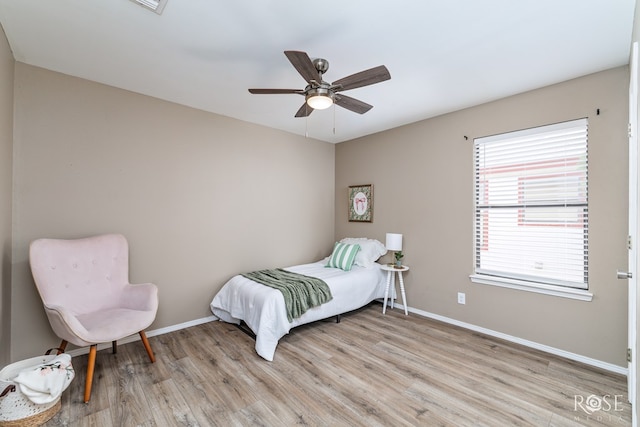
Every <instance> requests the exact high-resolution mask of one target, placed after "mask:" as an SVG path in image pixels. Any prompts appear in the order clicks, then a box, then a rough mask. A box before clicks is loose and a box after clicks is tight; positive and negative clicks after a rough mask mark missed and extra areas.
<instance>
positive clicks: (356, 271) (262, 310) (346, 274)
mask: <svg viewBox="0 0 640 427" xmlns="http://www.w3.org/2000/svg"><path fill="white" fill-rule="evenodd" d="M325 264H326V263H325V262H323V261H318V262H315V263H311V264H303V265H296V266H293V267H288V268H286V270H289V271H293V272H295V273H300V274H304V275H306V276H313V277H317V278H320V279H322V280H324V281H325V282H326V283H327V285H329V288H330V289H331V294H332V296H333V299H332V300H331V301H329V302H327V303H325V304H322V305H321V306H318V307H314V308H312V309H310V310H309V311H307V312H306V313H304V314H303V315H302V316H301V317H299V318H297V319H293V322H291V323H289V321H288V320H287V313H286V308H285V304H284V297H283V296H282V293H281V292H280V291H278V290H277V289H274V288H270V287H268V286H264V285H262V284H259V283H256V282H254V281H253V280H250V279H247V278H246V277H244V276H242V275H237V276H234V277H232V278H231V279H230V280H229V281H228V282H227V283H225V285H224V286H223V287H222V289H221V290H220V292H218V293H217V294H216V296H215V297H214V298H213V301H211V304H210V307H211V311H212V312H213V314H214V315H215V316H216V317H217V318H218V319H220V320H223V321H225V322H229V323H236V324H239V323H240V321H241V320H243V321H244V322H245V323H246V324H247V325H248V326H249V327H250V328H251V330H252V331H253V332H254V333H255V334H256V352H257V353H258V354H259V355H260V356H261V357H263V358H265V359H267V360H269V361H272V360H273V355H274V353H275V351H276V346H277V345H278V340H279V339H280V338H282V337H283V336H284V335H286V334H288V333H289V330H291V328H294V327H296V326H299V325H303V324H305V323H310V322H314V321H316V320H321V319H326V318H328V317H332V316H336V315H338V314H342V313H346V312H348V311H352V310H355V309H357V308H360V307H363V306H365V305H366V304H368V303H370V302H371V301H373V300H374V299H377V298H384V291H385V287H386V284H387V281H386V274H384V272H383V271H382V270H380V264H377V263H374V264H373V265H372V266H371V267H359V266H356V265H354V266H353V268H352V270H351V271H343V270H340V269H338V268H327V267H325ZM389 293H390V294H391V295H392V298H393V295H394V290H390V292H389Z"/></svg>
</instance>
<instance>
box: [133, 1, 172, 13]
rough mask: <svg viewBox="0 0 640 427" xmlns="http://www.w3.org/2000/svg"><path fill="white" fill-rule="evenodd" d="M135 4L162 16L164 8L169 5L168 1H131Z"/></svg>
mask: <svg viewBox="0 0 640 427" xmlns="http://www.w3.org/2000/svg"><path fill="white" fill-rule="evenodd" d="M131 1H132V2H134V3H138V4H139V5H140V6H142V7H145V8H147V9H150V10H152V11H154V12H155V13H157V14H158V15H160V14H162V10H163V9H164V6H165V5H166V4H167V0H131Z"/></svg>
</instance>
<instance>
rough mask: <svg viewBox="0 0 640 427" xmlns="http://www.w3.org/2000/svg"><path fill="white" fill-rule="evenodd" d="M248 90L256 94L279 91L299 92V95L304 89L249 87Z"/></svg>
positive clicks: (268, 93)
mask: <svg viewBox="0 0 640 427" xmlns="http://www.w3.org/2000/svg"><path fill="white" fill-rule="evenodd" d="M249 92H250V93H254V94H258V95H271V94H279V93H299V94H301V95H302V94H304V91H303V90H300V89H249Z"/></svg>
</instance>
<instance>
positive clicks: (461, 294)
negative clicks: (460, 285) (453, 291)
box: [458, 292, 467, 304]
mask: <svg viewBox="0 0 640 427" xmlns="http://www.w3.org/2000/svg"><path fill="white" fill-rule="evenodd" d="M466 302H467V301H466V296H465V294H464V292H458V304H466Z"/></svg>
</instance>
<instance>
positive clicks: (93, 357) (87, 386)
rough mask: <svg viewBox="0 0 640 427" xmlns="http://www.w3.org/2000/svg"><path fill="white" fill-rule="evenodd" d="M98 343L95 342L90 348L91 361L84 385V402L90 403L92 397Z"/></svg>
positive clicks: (88, 364)
mask: <svg viewBox="0 0 640 427" xmlns="http://www.w3.org/2000/svg"><path fill="white" fill-rule="evenodd" d="M97 349H98V345H97V344H93V345H92V346H91V348H90V349H89V362H88V363H87V382H86V383H85V385H84V403H89V399H91V386H92V385H93V370H94V368H95V367H96V351H97Z"/></svg>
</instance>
